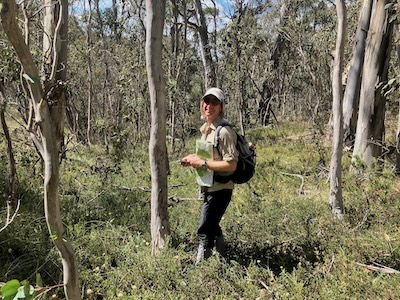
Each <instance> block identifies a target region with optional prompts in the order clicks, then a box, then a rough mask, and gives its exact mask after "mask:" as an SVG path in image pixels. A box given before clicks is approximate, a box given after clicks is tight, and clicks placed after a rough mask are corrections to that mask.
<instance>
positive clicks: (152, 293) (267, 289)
mask: <svg viewBox="0 0 400 300" xmlns="http://www.w3.org/2000/svg"><path fill="white" fill-rule="evenodd" d="M247 138H248V140H249V141H251V142H253V143H254V144H256V145H257V171H256V174H255V177H254V178H253V179H252V180H251V181H250V182H249V183H248V184H243V185H240V186H237V187H236V188H235V191H234V196H233V200H232V202H231V204H230V206H229V207H228V210H227V212H226V214H225V215H224V217H223V220H222V221H221V226H222V228H223V230H224V234H225V239H226V242H227V249H226V250H227V251H226V256H225V257H221V256H219V255H213V256H212V257H211V258H210V259H208V260H206V261H203V262H202V263H200V264H199V265H198V266H195V263H194V262H195V251H196V246H197V237H196V229H197V224H198V219H199V216H200V209H201V201H199V200H197V186H196V184H195V176H194V172H193V170H191V169H187V168H181V167H180V165H179V164H177V163H175V161H176V160H177V159H178V158H179V157H181V156H183V155H184V154H186V153H189V152H192V149H194V144H195V141H194V139H193V140H190V141H188V142H187V143H186V148H185V149H183V150H182V151H181V152H180V153H177V154H174V155H171V157H170V167H171V175H170V176H169V178H168V185H169V189H168V195H169V197H170V200H169V220H170V225H171V236H170V239H169V241H168V246H167V247H166V248H165V249H163V250H162V251H161V252H160V253H159V254H158V255H157V256H151V249H150V242H151V237H150V193H149V191H150V171H149V166H148V154H147V151H146V150H147V145H146V143H144V144H143V145H137V147H134V148H130V149H124V151H125V152H124V154H123V155H122V156H121V155H118V159H117V158H116V157H117V156H116V155H115V154H114V153H113V152H111V153H109V154H107V153H106V151H105V150H104V149H102V148H100V147H94V146H92V147H90V148H89V147H87V146H83V145H71V147H70V148H71V149H72V150H71V151H70V152H68V153H67V159H66V160H64V161H63V162H62V166H61V186H60V195H61V201H62V217H63V222H64V224H65V227H66V229H67V234H68V237H69V238H70V240H71V242H72V244H73V246H74V249H75V251H76V254H77V258H78V262H79V272H80V281H81V285H82V291H83V293H84V299H117V298H118V299H397V298H398V297H399V295H400V294H399V292H398V286H399V285H400V274H398V271H400V230H399V228H400V226H399V225H400V180H399V178H398V177H396V176H395V174H394V171H393V164H392V163H393V161H391V159H392V158H390V157H388V158H387V160H386V162H385V165H384V167H383V168H381V169H379V170H372V171H368V172H366V171H364V170H361V169H360V168H361V167H360V166H353V168H352V170H353V171H350V166H351V162H350V154H351V153H347V152H346V153H344V156H343V201H344V205H345V211H346V213H345V217H344V218H343V219H342V220H338V219H335V218H333V216H332V214H331V211H330V207H329V204H328V202H329V182H328V172H329V160H330V154H331V149H330V146H329V144H328V143H327V141H326V139H325V137H323V136H320V135H319V134H318V133H317V131H315V130H313V128H312V127H310V126H309V125H308V124H304V123H299V122H297V123H283V124H280V125H279V126H276V127H274V128H258V129H253V130H250V131H249V132H248V133H247ZM17 143H20V144H21V145H22V144H23V145H28V144H29V143H25V141H23V140H22V138H21V140H18V141H17ZM3 144H4V143H3ZM18 149H23V151H22V150H18ZM15 151H16V153H15V156H16V161H17V173H18V190H17V194H18V197H19V199H21V208H20V210H19V213H18V215H17V217H16V218H15V220H14V222H13V223H12V224H11V225H10V226H8V227H7V229H6V230H4V231H3V232H1V233H0V257H1V264H0V281H3V282H6V281H9V280H11V279H14V278H15V279H18V280H24V279H28V280H29V281H30V283H31V284H32V285H34V286H36V285H37V283H36V278H37V274H40V275H41V278H42V281H43V284H44V285H45V286H47V287H49V289H48V291H47V294H48V296H51V297H53V299H58V298H59V299H62V298H63V293H62V289H60V288H59V287H56V286H57V285H58V284H60V283H61V282H62V266H61V262H60V260H59V257H58V253H57V251H56V250H55V248H54V247H53V244H52V242H51V239H50V237H49V234H48V232H47V228H46V224H45V219H44V213H43V203H42V201H43V200H42V180H43V178H42V176H41V165H40V162H38V159H37V156H36V154H35V152H34V151H33V150H32V149H31V150H30V151H27V149H26V147H19V148H17V149H16V150H15ZM3 153H5V152H4V151H3ZM3 156H4V157H3V160H2V161H3V162H2V164H1V172H2V174H3V176H1V180H0V185H1V186H2V187H3V188H4V186H5V184H6V180H5V178H6V176H7V174H8V165H7V159H6V156H5V155H3ZM2 203H4V202H2ZM0 216H1V220H3V219H4V217H5V208H4V207H2V208H1V211H0Z"/></svg>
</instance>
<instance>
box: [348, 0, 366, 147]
mask: <svg viewBox="0 0 400 300" xmlns="http://www.w3.org/2000/svg"><path fill="white" fill-rule="evenodd" d="M372 3H373V1H372V0H364V1H363V6H362V8H361V13H360V19H359V21H358V27H357V32H356V41H355V45H354V51H353V57H352V62H351V66H350V70H349V74H348V77H347V83H346V90H345V93H344V97H343V130H344V139H345V140H347V139H351V138H354V134H355V130H356V126H355V125H356V123H357V112H358V103H359V99H360V87H361V76H362V75H361V74H362V72H361V71H362V68H363V64H364V53H365V43H366V39H367V33H368V29H369V24H370V20H371V10H372Z"/></svg>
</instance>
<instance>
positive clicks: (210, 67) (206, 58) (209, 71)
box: [195, 0, 217, 89]
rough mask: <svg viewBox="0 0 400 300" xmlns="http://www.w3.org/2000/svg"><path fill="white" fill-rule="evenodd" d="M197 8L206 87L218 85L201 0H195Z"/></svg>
mask: <svg viewBox="0 0 400 300" xmlns="http://www.w3.org/2000/svg"><path fill="white" fill-rule="evenodd" d="M195 10H196V16H197V22H198V28H197V30H198V34H199V43H200V53H201V58H202V61H203V66H204V72H205V75H204V83H205V89H208V88H210V87H213V86H216V85H217V76H216V74H215V66H214V62H213V59H212V55H211V45H210V43H209V38H208V31H207V23H206V18H205V16H204V12H203V8H202V6H201V1H200V0H195Z"/></svg>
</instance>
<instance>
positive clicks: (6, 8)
mask: <svg viewBox="0 0 400 300" xmlns="http://www.w3.org/2000/svg"><path fill="white" fill-rule="evenodd" d="M61 6H62V7H60V9H61V8H62V9H61V10H62V11H58V12H59V14H60V15H62V16H63V17H62V18H65V17H66V16H67V11H68V2H67V1H66V0H63V1H62V2H61ZM0 8H1V23H2V26H3V29H4V32H5V33H6V35H7V38H8V40H9V41H10V42H11V44H12V45H13V47H14V49H15V51H16V53H17V56H18V58H19V60H20V62H21V65H22V68H23V70H24V73H25V79H26V82H27V85H28V87H29V91H30V95H31V99H30V100H31V105H32V106H33V110H34V114H35V117H34V118H35V120H34V122H35V125H34V126H35V129H34V130H32V131H31V137H32V139H33V141H34V142H35V144H36V146H37V147H38V150H39V152H40V154H41V155H42V158H43V160H44V164H45V170H44V206H45V216H46V222H47V226H48V229H49V232H50V235H51V238H52V240H53V242H54V244H55V246H56V248H57V250H58V251H59V253H60V257H61V260H62V264H63V271H64V291H65V296H66V298H67V299H69V300H80V299H82V297H81V294H80V288H79V281H78V279H79V278H78V268H77V263H76V258H75V254H74V251H73V249H72V246H71V244H70V242H69V241H68V240H67V238H66V237H65V236H64V233H65V231H64V228H63V224H62V220H61V216H60V201H59V193H58V188H59V155H58V153H59V152H58V151H59V148H60V146H61V142H60V140H61V139H62V135H63V124H64V120H63V118H64V113H63V108H64V107H65V105H64V104H63V103H62V102H63V101H65V99H64V93H63V89H64V86H63V84H62V83H60V84H54V85H52V86H51V89H50V90H51V92H50V91H49V92H48V93H47V94H44V91H43V87H42V84H41V81H40V77H39V72H38V69H37V67H36V65H35V63H34V60H33V58H32V55H31V53H30V50H29V47H28V45H27V44H26V42H25V41H24V38H23V36H22V33H21V31H20V29H19V27H18V24H17V20H16V3H15V1H13V0H1V1H0ZM62 18H61V19H60V22H59V23H58V25H59V26H57V29H56V34H54V37H56V38H57V37H58V34H57V33H59V32H64V31H63V30H61V27H62V26H66V24H67V21H66V19H62ZM56 45H57V43H54V44H53V48H52V49H53V50H54V49H55V48H54V46H56ZM65 45H66V43H65ZM56 50H57V49H56ZM57 56H58V52H57V51H53V66H52V71H51V75H50V76H49V78H50V79H51V78H55V77H56V73H57V72H56V67H57V65H58V64H57V61H58V59H57V58H56V57H57ZM63 63H64V67H66V65H65V62H63ZM46 90H48V89H47V88H46ZM50 97H51V99H52V102H53V101H54V102H57V103H56V104H55V105H54V106H52V107H51V109H50V108H49V105H48V102H47V101H48V98H50ZM60 118H61V119H60Z"/></svg>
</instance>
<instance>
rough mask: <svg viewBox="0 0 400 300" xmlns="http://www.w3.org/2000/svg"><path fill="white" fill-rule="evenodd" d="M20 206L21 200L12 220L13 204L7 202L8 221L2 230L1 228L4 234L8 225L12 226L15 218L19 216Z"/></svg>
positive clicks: (0, 229)
mask: <svg viewBox="0 0 400 300" xmlns="http://www.w3.org/2000/svg"><path fill="white" fill-rule="evenodd" d="M20 205H21V200H20V199H18V201H17V208H16V209H15V211H14V214H13V215H12V216H11V218H10V215H11V202H10V201H7V219H6V223H5V224H4V226H3V227H2V228H0V232H2V231H3V230H4V229H6V228H7V227H8V225H10V224H11V223H12V222H13V221H14V219H15V217H16V216H17V214H18V211H19V207H20Z"/></svg>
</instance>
